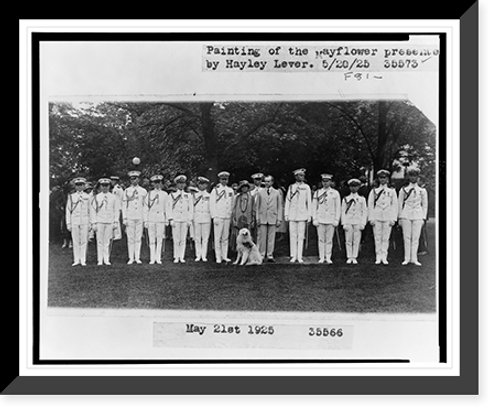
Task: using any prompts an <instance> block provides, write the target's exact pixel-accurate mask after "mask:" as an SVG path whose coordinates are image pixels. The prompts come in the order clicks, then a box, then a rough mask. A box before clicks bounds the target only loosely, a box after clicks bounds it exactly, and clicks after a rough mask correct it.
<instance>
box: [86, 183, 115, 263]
mask: <svg viewBox="0 0 500 416" xmlns="http://www.w3.org/2000/svg"><path fill="white" fill-rule="evenodd" d="M98 186H99V191H100V192H99V193H98V194H96V195H95V196H94V197H93V198H92V202H91V204H90V207H91V209H90V218H91V223H92V229H93V230H94V232H95V236H96V243H97V265H98V266H102V264H103V263H104V264H105V265H107V266H109V265H111V263H110V261H109V258H110V255H111V246H112V241H113V237H114V234H113V233H114V230H116V229H117V228H118V220H119V215H120V203H119V202H118V199H117V198H116V196H115V195H114V194H113V193H112V192H111V180H110V179H108V178H101V179H99V181H98Z"/></svg>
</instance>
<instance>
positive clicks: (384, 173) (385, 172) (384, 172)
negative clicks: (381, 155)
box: [377, 169, 391, 176]
mask: <svg viewBox="0 0 500 416" xmlns="http://www.w3.org/2000/svg"><path fill="white" fill-rule="evenodd" d="M377 176H391V172H389V171H388V170H387V169H380V170H379V171H377Z"/></svg>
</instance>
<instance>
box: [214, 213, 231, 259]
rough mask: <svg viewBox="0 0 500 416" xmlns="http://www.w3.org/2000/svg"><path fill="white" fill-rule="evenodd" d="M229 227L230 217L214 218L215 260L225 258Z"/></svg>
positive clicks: (227, 247)
mask: <svg viewBox="0 0 500 416" xmlns="http://www.w3.org/2000/svg"><path fill="white" fill-rule="evenodd" d="M230 228H231V219H220V218H216V219H214V246H215V259H216V260H217V261H221V260H226V259H227V254H228V250H229V231H230Z"/></svg>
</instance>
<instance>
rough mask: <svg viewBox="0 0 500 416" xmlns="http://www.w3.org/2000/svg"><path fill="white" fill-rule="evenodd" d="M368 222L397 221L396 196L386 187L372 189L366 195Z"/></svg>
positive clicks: (393, 190) (394, 192) (394, 191)
mask: <svg viewBox="0 0 500 416" xmlns="http://www.w3.org/2000/svg"><path fill="white" fill-rule="evenodd" d="M367 204H368V221H393V222H396V221H397V220H398V196H397V194H396V190H395V189H393V188H389V187H388V186H387V185H383V186H379V187H378V188H373V189H372V190H371V191H370V193H369V194H368V202H367Z"/></svg>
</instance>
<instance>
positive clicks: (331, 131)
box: [49, 101, 436, 183]
mask: <svg viewBox="0 0 500 416" xmlns="http://www.w3.org/2000/svg"><path fill="white" fill-rule="evenodd" d="M49 111H50V114H49V120H50V121H49V122H50V175H51V178H52V179H53V181H54V182H56V183H58V182H64V181H65V180H67V179H68V178H71V177H74V176H75V175H77V174H78V175H80V174H81V175H85V176H87V177H89V178H91V179H98V178H99V177H101V176H105V175H111V174H119V175H122V176H124V175H125V173H126V172H127V171H128V170H129V169H132V168H133V167H134V166H133V165H132V164H131V160H132V158H133V157H134V156H138V157H140V159H141V161H142V162H141V165H140V168H141V170H142V171H143V172H144V174H145V175H150V174H153V173H157V172H161V173H163V174H164V175H165V176H166V177H167V178H173V177H174V176H175V175H177V174H179V173H183V174H186V175H188V176H189V177H194V176H195V175H204V176H207V177H209V178H210V179H211V180H215V178H216V173H217V172H218V171H219V170H222V169H224V170H228V171H230V172H231V173H232V175H233V176H232V180H234V181H238V180H241V179H248V178H249V176H250V175H251V174H252V173H255V172H257V171H262V172H265V173H270V174H272V175H274V176H275V177H276V178H284V179H285V180H287V181H291V180H292V177H291V176H292V174H291V172H292V171H293V170H294V169H296V168H298V167H304V168H306V169H307V171H308V175H307V176H308V178H310V180H312V181H317V180H319V175H320V174H321V173H323V172H331V173H332V174H334V176H335V178H336V179H337V180H338V181H340V180H345V179H348V178H349V177H352V176H359V174H360V172H364V171H366V170H369V169H374V170H375V171H376V170H378V169H380V168H386V169H390V170H398V169H401V168H402V167H404V166H408V165H409V164H413V163H416V164H418V165H420V166H421V167H424V168H425V169H426V172H427V173H429V174H430V173H432V172H433V169H434V166H435V165H434V160H435V152H436V131H435V126H434V125H433V124H432V123H431V122H430V121H429V120H428V119H427V118H426V117H425V116H424V115H423V114H422V113H421V112H420V111H419V110H418V109H417V108H416V107H415V106H413V105H412V104H411V103H409V102H405V101H344V102H342V101H335V102H329V101H307V102H291V101H288V102H269V101H267V102H239V101H231V102H189V103H186V102H165V103H164V102H104V103H98V104H95V103H94V104H85V103H79V104H78V105H75V104H70V103H51V104H50V107H49Z"/></svg>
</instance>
